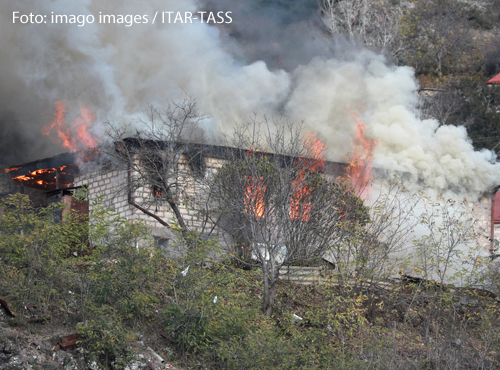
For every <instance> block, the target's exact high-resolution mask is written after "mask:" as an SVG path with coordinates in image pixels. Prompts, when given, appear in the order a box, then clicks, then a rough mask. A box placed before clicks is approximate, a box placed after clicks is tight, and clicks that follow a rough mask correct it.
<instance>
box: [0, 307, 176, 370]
mask: <svg viewBox="0 0 500 370" xmlns="http://www.w3.org/2000/svg"><path fill="white" fill-rule="evenodd" d="M73 333H74V329H72V328H71V327H67V326H66V325H65V324H64V323H61V325H53V324H50V325H45V324H22V321H19V319H18V318H14V319H12V318H9V317H7V315H6V313H5V312H4V310H3V309H2V308H1V307H0V369H5V370H21V369H22V370H31V369H33V370H35V369H46V370H60V369H63V370H87V369H89V370H99V369H100V367H98V366H97V364H96V363H95V362H88V361H85V360H84V358H83V355H82V353H81V349H79V348H78V347H76V348H74V349H69V350H63V349H61V348H60V346H58V343H59V341H60V339H61V338H64V337H66V336H67V335H70V334H73ZM139 338H140V339H141V340H139V341H136V342H134V343H133V344H132V345H131V350H132V353H133V354H134V356H133V357H134V359H133V360H131V361H130V362H129V364H128V365H127V366H126V367H124V369H127V370H142V369H144V370H147V369H156V370H159V369H180V368H179V367H177V366H174V365H172V364H169V363H167V362H165V361H163V362H162V361H160V359H159V358H158V357H157V355H155V354H153V353H152V351H151V350H152V348H151V347H152V346H153V345H152V344H150V343H149V342H150V341H149V342H148V339H149V338H146V337H140V335H139ZM153 351H154V350H153ZM119 368H120V367H115V369H119Z"/></svg>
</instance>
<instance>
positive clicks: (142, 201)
mask: <svg viewBox="0 0 500 370" xmlns="http://www.w3.org/2000/svg"><path fill="white" fill-rule="evenodd" d="M203 161H204V167H205V173H204V174H203V175H202V176H203V177H200V174H197V173H195V172H194V171H193V170H192V169H190V168H189V166H188V162H187V158H185V157H181V158H180V160H179V168H178V169H179V171H178V173H179V175H178V179H177V180H178V182H179V184H180V189H179V190H178V192H177V194H176V196H178V197H179V201H180V202H179V209H180V212H181V213H182V215H183V218H184V221H185V222H186V225H187V226H188V227H189V228H190V229H191V230H195V231H198V232H201V233H205V234H206V233H208V232H210V231H211V230H213V227H214V223H213V222H212V221H211V220H210V219H208V218H207V214H206V212H203V210H204V209H206V207H207V204H206V194H207V187H206V181H204V179H205V177H206V176H210V175H211V174H213V173H214V172H215V171H216V170H217V168H220V167H221V166H222V165H223V163H224V161H223V160H220V159H215V158H208V157H205V158H203ZM127 176H128V173H127V170H126V169H122V170H118V169H115V168H109V169H100V170H98V171H89V172H87V173H84V174H81V175H79V176H78V177H77V178H75V186H86V187H87V188H88V197H89V201H90V209H91V210H92V202H93V201H95V200H97V199H98V197H99V196H102V197H103V201H104V204H106V205H109V206H113V207H114V208H115V209H116V211H118V213H119V215H120V216H121V217H126V218H128V219H130V220H134V219H136V220H137V219H141V220H144V221H145V222H146V223H147V224H148V225H149V226H150V227H151V228H152V231H153V236H156V237H158V238H168V239H170V240H172V239H174V238H175V236H174V235H173V234H172V233H171V232H170V230H168V228H166V227H165V226H164V225H162V224H161V223H160V222H158V221H157V220H155V219H154V218H152V217H151V216H149V215H147V214H145V213H143V212H142V211H141V210H139V209H137V208H136V207H134V206H133V205H131V204H129V202H128V178H127ZM131 176H134V174H133V172H132V173H131ZM131 195H132V199H133V201H134V202H136V203H137V204H138V205H140V206H141V207H143V208H145V209H147V210H148V211H150V212H152V213H154V214H155V215H156V216H158V217H159V218H161V219H162V220H164V221H166V222H167V223H169V224H174V223H175V217H174V213H173V212H172V210H171V208H170V206H169V205H168V203H167V201H166V200H165V199H162V198H155V197H154V195H153V191H152V188H151V187H150V186H144V187H140V188H138V189H136V190H135V191H134V192H133V193H132V194H131ZM200 210H201V211H200ZM214 232H215V233H213V235H212V236H214V235H215V236H218V232H219V231H218V230H214Z"/></svg>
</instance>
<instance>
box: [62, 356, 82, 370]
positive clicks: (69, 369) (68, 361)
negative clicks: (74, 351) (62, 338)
mask: <svg viewBox="0 0 500 370" xmlns="http://www.w3.org/2000/svg"><path fill="white" fill-rule="evenodd" d="M63 369H64V370H80V368H79V366H78V361H76V359H75V358H74V357H72V356H68V357H65V358H64V360H63Z"/></svg>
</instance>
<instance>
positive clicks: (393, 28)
mask: <svg viewBox="0 0 500 370" xmlns="http://www.w3.org/2000/svg"><path fill="white" fill-rule="evenodd" d="M320 8H321V11H322V13H323V14H324V16H325V24H326V25H327V27H328V28H329V29H330V31H331V32H332V34H343V35H347V36H349V37H356V38H359V39H361V40H362V41H363V43H364V44H365V45H366V46H369V47H377V48H381V49H383V50H387V51H389V52H390V53H391V55H392V56H393V57H397V56H398V55H399V54H401V52H402V48H403V43H402V42H401V40H400V38H399V29H400V22H401V19H402V16H403V10H404V8H405V6H404V4H399V5H392V4H389V3H387V2H383V1H382V2H381V1H373V0H322V1H321V2H320Z"/></svg>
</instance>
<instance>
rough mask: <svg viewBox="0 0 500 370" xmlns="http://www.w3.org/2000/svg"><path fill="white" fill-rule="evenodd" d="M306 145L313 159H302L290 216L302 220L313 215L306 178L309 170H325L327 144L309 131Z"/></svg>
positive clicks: (295, 183) (309, 189) (295, 181)
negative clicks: (305, 182) (324, 154)
mask: <svg viewBox="0 0 500 370" xmlns="http://www.w3.org/2000/svg"><path fill="white" fill-rule="evenodd" d="M304 146H305V147H306V150H308V151H309V152H310V153H311V154H312V157H313V159H312V161H311V159H309V158H305V159H304V158H303V159H300V165H301V168H299V171H298V172H299V173H298V177H297V178H295V179H294V180H293V181H292V191H293V194H292V198H291V199H290V218H291V219H292V220H296V219H298V218H299V217H300V219H301V221H307V220H309V216H310V215H311V188H310V187H309V186H307V185H305V184H304V178H305V176H306V174H307V173H308V172H309V171H324V170H325V158H324V156H323V153H324V152H325V149H326V145H325V143H323V142H322V141H321V140H319V139H318V137H317V135H316V132H314V131H309V132H308V133H307V137H306V138H305V139H304Z"/></svg>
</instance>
